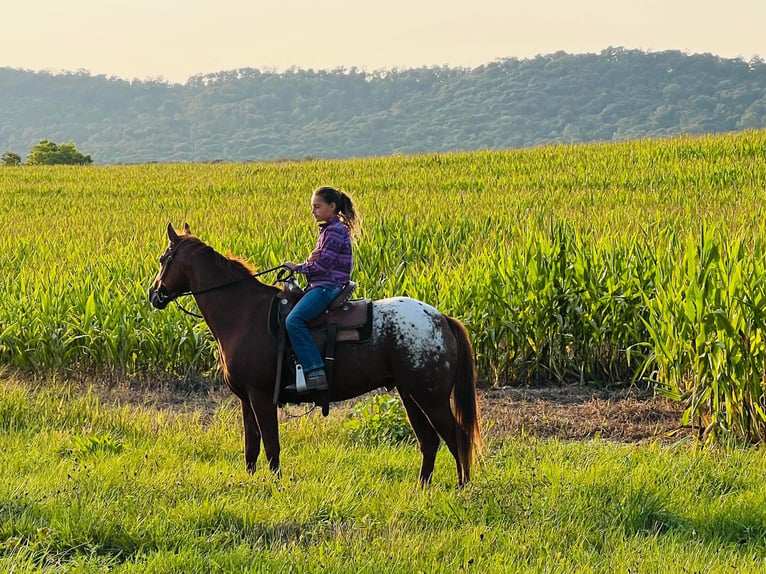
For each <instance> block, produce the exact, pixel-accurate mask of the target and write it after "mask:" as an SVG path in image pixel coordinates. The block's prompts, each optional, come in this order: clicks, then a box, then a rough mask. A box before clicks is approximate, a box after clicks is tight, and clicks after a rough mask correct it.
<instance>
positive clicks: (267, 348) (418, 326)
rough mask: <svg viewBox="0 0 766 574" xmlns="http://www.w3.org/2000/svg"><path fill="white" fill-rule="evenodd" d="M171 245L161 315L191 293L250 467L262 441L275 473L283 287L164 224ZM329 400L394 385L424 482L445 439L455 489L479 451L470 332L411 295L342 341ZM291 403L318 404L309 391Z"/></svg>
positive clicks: (161, 275) (165, 258) (388, 302)
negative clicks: (237, 412) (276, 330)
mask: <svg viewBox="0 0 766 574" xmlns="http://www.w3.org/2000/svg"><path fill="white" fill-rule="evenodd" d="M167 233H168V239H169V240H170V244H169V245H168V247H167V249H166V250H165V252H164V253H163V254H162V256H161V257H160V260H159V261H160V269H159V271H158V273H157V276H156V277H155V279H154V282H153V283H152V286H151V288H150V289H149V301H150V302H151V304H152V305H153V306H154V307H156V308H157V309H163V308H165V307H166V306H167V305H168V303H170V302H171V301H173V300H174V299H176V298H177V297H179V296H181V295H187V294H190V295H194V297H195V300H196V302H197V305H198V307H199V309H200V311H201V312H202V316H203V317H204V319H205V321H206V323H207V325H208V327H209V328H210V331H211V332H212V334H213V336H214V337H215V340H216V341H217V343H218V350H219V356H220V361H221V368H222V371H223V376H224V379H225V381H226V384H227V385H228V386H229V388H230V389H231V390H232V391H233V392H234V394H235V395H236V396H237V397H238V398H239V399H240V401H241V402H242V419H243V423H244V430H245V432H244V434H245V463H246V465H247V470H248V471H250V472H253V471H254V470H255V462H256V459H257V458H258V454H259V452H260V448H261V446H260V443H261V441H263V448H264V450H265V452H266V459H267V460H268V462H269V466H270V467H271V470H272V471H275V472H278V471H279V451H280V446H279V426H278V422H277V405H275V404H274V402H273V400H272V392H273V390H274V382H275V377H276V371H277V354H278V353H277V346H278V345H277V338H276V337H275V336H273V335H272V334H271V333H270V331H269V328H268V322H269V321H268V320H269V312H270V308H271V307H272V302H273V300H274V297H275V296H276V295H277V294H278V293H279V292H280V291H281V289H280V288H279V287H275V286H272V285H266V284H264V283H262V282H260V281H259V280H258V279H257V278H256V277H255V276H254V274H253V272H252V270H251V269H250V268H249V267H248V266H247V265H246V264H245V263H244V262H242V261H241V260H239V259H234V258H229V257H224V256H223V255H221V254H220V253H218V252H216V251H215V250H214V249H213V248H212V247H210V246H208V245H206V244H205V243H203V242H202V241H201V240H200V239H198V238H197V237H195V236H194V235H192V234H191V230H190V229H189V226H188V225H186V224H184V231H183V232H182V233H178V232H176V230H175V229H174V228H173V226H172V224H168V228H167ZM333 373H334V374H333V380H332V386H331V390H330V397H329V398H330V401H341V400H347V399H350V398H352V397H356V396H359V395H361V394H363V393H366V392H368V391H371V390H373V389H376V388H378V387H387V388H388V389H389V390H390V389H392V388H394V387H395V388H396V389H397V390H398V392H399V395H400V396H401V398H402V402H403V403H404V407H405V409H406V410H407V416H408V418H409V421H410V424H411V425H412V428H413V430H414V431H415V435H416V436H417V440H418V444H419V446H420V451H421V453H422V457H423V459H422V464H421V467H420V475H419V482H420V483H421V484H428V483H429V482H430V481H431V476H432V474H433V470H434V462H435V460H436V451H437V449H438V447H439V442H440V437H441V438H442V439H444V442H446V443H447V447H448V448H449V451H450V453H452V456H453V457H454V458H455V462H456V463H457V476H458V484H459V485H463V484H465V483H466V482H467V481H468V480H469V478H470V475H471V465H472V464H473V462H474V454H475V452H478V451H479V450H480V449H481V434H480V429H479V409H478V405H477V401H476V371H475V364H474V357H473V350H472V348H471V344H470V341H469V339H468V334H467V332H466V330H465V327H464V326H463V325H462V323H460V322H459V321H457V320H456V319H453V318H450V317H448V316H446V315H443V314H442V313H440V312H439V311H437V310H436V309H434V308H433V307H431V306H429V305H426V304H425V303H422V302H420V301H416V300H415V299H410V298H407V297H395V298H390V299H381V300H378V301H374V302H373V326H372V334H371V336H370V338H369V340H368V341H366V342H355V343H343V342H339V343H337V345H336V355H335V368H334V371H333ZM298 397H299V398H298V400H295V401H292V400H291V401H290V402H315V400H316V396H312V394H311V393H309V394H307V395H306V396H305V397H303V396H301V395H298Z"/></svg>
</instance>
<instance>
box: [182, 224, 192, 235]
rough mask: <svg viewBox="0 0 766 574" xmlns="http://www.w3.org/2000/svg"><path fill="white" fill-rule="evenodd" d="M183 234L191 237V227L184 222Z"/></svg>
mask: <svg viewBox="0 0 766 574" xmlns="http://www.w3.org/2000/svg"><path fill="white" fill-rule="evenodd" d="M184 233H185V234H186V235H191V227H189V224H188V223H186V222H185V221H184Z"/></svg>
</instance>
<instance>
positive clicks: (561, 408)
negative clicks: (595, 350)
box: [479, 387, 691, 442]
mask: <svg viewBox="0 0 766 574" xmlns="http://www.w3.org/2000/svg"><path fill="white" fill-rule="evenodd" d="M479 404H480V406H481V409H482V417H483V420H484V424H485V427H486V428H487V434H488V435H489V437H490V438H503V437H508V436H520V435H522V434H524V435H531V436H537V437H557V438H560V439H564V440H581V439H585V438H592V437H595V436H600V437H601V438H603V439H607V440H613V441H619V442H641V441H648V440H661V441H665V440H668V441H669V440H678V439H679V437H680V436H683V435H688V434H689V433H690V432H691V430H690V429H687V428H681V426H680V421H681V415H682V414H683V406H682V405H681V404H680V403H676V402H673V401H670V400H668V399H664V398H661V397H657V396H655V395H654V393H652V392H651V391H645V390H644V391H642V390H637V389H621V390H594V389H588V388H583V387H549V388H542V389H515V388H501V389H487V390H480V391H479Z"/></svg>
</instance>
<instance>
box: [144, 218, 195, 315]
mask: <svg viewBox="0 0 766 574" xmlns="http://www.w3.org/2000/svg"><path fill="white" fill-rule="evenodd" d="M188 236H191V229H189V225H188V224H186V223H184V230H183V233H181V234H179V233H177V232H176V230H175V229H174V228H173V224H172V223H168V240H169V241H170V243H169V244H168V247H167V249H165V252H164V253H163V254H162V255H160V270H159V271H158V272H157V276H156V277H155V278H154V281H153V282H152V286H151V287H149V293H148V295H149V302H150V303H151V304H152V306H154V307H155V308H157V309H164V308H165V307H167V306H168V303H170V302H171V301H172V300H173V299H175V298H176V297H178V296H179V295H181V294H182V293H184V292H186V291H188V290H189V279H188V270H189V263H188V262H187V261H186V260H185V254H186V252H187V251H188V250H185V249H183V246H184V243H185V242H186V243H188V241H185V239H187V237H188Z"/></svg>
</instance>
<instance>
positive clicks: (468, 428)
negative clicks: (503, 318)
mask: <svg viewBox="0 0 766 574" xmlns="http://www.w3.org/2000/svg"><path fill="white" fill-rule="evenodd" d="M447 322H448V323H449V326H450V328H451V329H452V333H453V334H454V335H455V339H456V340H457V346H458V348H457V369H456V372H455V380H454V382H453V385H452V410H453V414H454V416H455V420H456V421H457V444H458V458H459V462H460V466H461V467H462V475H463V482H466V481H468V479H469V478H471V466H472V465H473V463H474V461H475V455H476V454H481V452H482V449H483V446H484V442H483V441H482V438H481V428H480V419H481V416H480V414H479V405H478V403H477V401H476V363H475V361H474V357H473V348H472V347H471V341H470V339H469V338H468V332H467V331H466V328H465V326H464V325H463V324H462V323H461V322H460V321H458V320H457V319H453V318H452V317H447Z"/></svg>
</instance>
